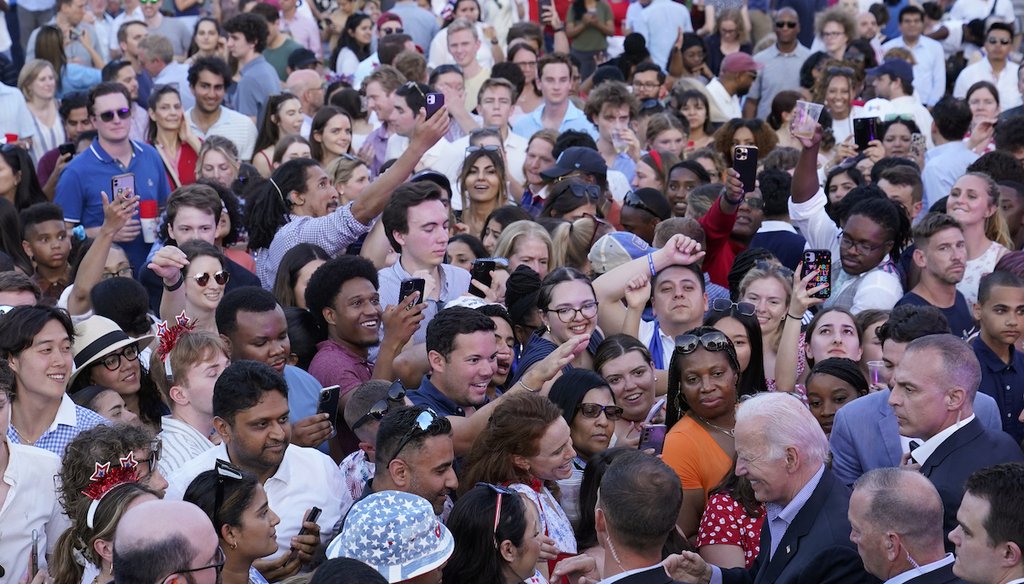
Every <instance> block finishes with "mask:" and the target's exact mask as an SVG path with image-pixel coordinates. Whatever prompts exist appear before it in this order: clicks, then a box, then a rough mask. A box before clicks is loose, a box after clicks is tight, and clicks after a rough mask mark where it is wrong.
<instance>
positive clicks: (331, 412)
mask: <svg viewBox="0 0 1024 584" xmlns="http://www.w3.org/2000/svg"><path fill="white" fill-rule="evenodd" d="M339 399H341V387H339V386H337V385H332V386H330V387H325V388H323V389H321V390H320V403H319V404H317V406H316V413H318V414H327V415H328V421H330V422H331V427H333V428H337V427H338V400H339Z"/></svg>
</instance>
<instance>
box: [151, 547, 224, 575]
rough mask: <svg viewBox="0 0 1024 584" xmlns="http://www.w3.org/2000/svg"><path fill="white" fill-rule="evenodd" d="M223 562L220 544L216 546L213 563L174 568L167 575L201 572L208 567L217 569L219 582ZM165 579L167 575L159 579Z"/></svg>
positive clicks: (222, 550) (222, 551)
mask: <svg viewBox="0 0 1024 584" xmlns="http://www.w3.org/2000/svg"><path fill="white" fill-rule="evenodd" d="M224 562H225V558H224V549H223V548H221V547H220V546H217V555H216V556H214V560H213V563H212V564H210V565H209V566H200V567H198V568H186V569H184V570H175V571H173V572H171V573H170V574H168V576H170V575H172V574H190V573H192V572H202V571H203V570H209V569H210V568H213V569H214V570H216V571H217V581H218V582H220V573H221V571H223V570H224ZM166 579H167V577H166V576H165V577H164V578H162V579H161V581H163V580H166Z"/></svg>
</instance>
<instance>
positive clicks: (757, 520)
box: [697, 493, 765, 568]
mask: <svg viewBox="0 0 1024 584" xmlns="http://www.w3.org/2000/svg"><path fill="white" fill-rule="evenodd" d="M760 507H761V513H760V515H758V516H757V517H751V516H750V515H747V511H746V509H744V508H743V505H740V504H739V503H738V502H737V501H736V499H733V498H732V496H731V495H729V494H728V493H715V494H714V495H712V496H711V499H710V500H709V501H708V504H707V507H705V508H704V516H703V517H701V520H700V528H699V530H698V531H697V548H698V549H699V548H701V547H703V546H706V545H734V546H738V547H739V548H741V549H742V550H743V560H744V562H746V565H745V566H744V567H746V568H750V567H751V566H752V565H754V560H756V559H757V554H758V553H760V551H761V526H762V525H763V524H764V515H765V511H764V505H760Z"/></svg>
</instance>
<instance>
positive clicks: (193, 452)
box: [157, 416, 216, 475]
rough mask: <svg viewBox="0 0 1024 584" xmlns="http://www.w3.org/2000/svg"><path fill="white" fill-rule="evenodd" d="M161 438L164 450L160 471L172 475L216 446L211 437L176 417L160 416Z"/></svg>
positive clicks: (161, 454) (161, 455) (161, 456)
mask: <svg viewBox="0 0 1024 584" xmlns="http://www.w3.org/2000/svg"><path fill="white" fill-rule="evenodd" d="M160 427H161V431H160V435H159V436H157V437H158V438H160V442H161V444H162V448H163V450H162V451H161V453H160V472H161V473H163V474H164V475H170V474H172V473H174V472H175V471H176V470H178V469H179V468H181V467H183V466H185V463H187V462H188V461H190V460H192V459H193V458H195V457H197V456H199V455H200V454H202V453H204V452H206V451H207V450H209V449H211V448H213V447H214V446H216V444H214V443H213V442H210V438H209V437H207V436H203V433H202V432H200V431H199V430H196V429H195V428H194V427H192V426H190V425H189V424H186V423H185V422H182V421H181V420H178V419H177V418H174V417H173V416H163V417H162V418H160Z"/></svg>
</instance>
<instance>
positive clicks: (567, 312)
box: [544, 302, 597, 324]
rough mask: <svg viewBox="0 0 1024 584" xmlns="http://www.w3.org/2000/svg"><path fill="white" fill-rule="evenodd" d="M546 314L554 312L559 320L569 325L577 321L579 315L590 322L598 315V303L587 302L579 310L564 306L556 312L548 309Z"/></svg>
mask: <svg viewBox="0 0 1024 584" xmlns="http://www.w3.org/2000/svg"><path fill="white" fill-rule="evenodd" d="M544 312H554V313H555V314H557V315H558V320H560V321H562V322H563V323H565V324H569V323H570V322H572V321H573V320H575V319H576V315H577V314H579V315H581V316H582V317H583V318H585V319H587V320H590V319H592V318H594V317H595V316H596V315H597V302H587V303H586V304H584V305H583V306H581V307H579V308H571V307H569V306H564V307H562V308H556V309H554V310H551V309H548V310H545V311H544Z"/></svg>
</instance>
